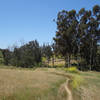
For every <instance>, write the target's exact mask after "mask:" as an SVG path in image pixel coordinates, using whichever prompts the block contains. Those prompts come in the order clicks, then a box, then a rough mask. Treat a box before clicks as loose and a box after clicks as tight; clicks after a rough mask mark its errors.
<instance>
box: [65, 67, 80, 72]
mask: <svg viewBox="0 0 100 100" xmlns="http://www.w3.org/2000/svg"><path fill="white" fill-rule="evenodd" d="M65 71H66V72H70V73H79V70H78V69H77V68H76V67H69V68H65Z"/></svg>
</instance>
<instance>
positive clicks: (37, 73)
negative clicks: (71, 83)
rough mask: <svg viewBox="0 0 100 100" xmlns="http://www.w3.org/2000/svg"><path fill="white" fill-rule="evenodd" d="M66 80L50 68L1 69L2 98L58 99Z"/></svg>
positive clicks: (19, 99)
mask: <svg viewBox="0 0 100 100" xmlns="http://www.w3.org/2000/svg"><path fill="white" fill-rule="evenodd" d="M65 80H66V79H65V77H62V76H57V75H54V74H51V73H49V72H48V69H36V70H34V71H31V70H19V69H13V70H12V69H0V100H57V98H58V97H57V93H58V89H59V87H60V85H61V84H62V83H64V81H65ZM58 100H60V99H59V98H58Z"/></svg>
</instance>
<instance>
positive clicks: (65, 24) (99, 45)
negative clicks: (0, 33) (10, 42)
mask: <svg viewBox="0 0 100 100" xmlns="http://www.w3.org/2000/svg"><path fill="white" fill-rule="evenodd" d="M56 23H57V31H56V36H55V37H54V38H53V40H54V43H53V44H52V45H49V44H43V46H40V45H39V43H38V41H37V40H34V41H30V42H29V43H26V44H24V45H22V46H20V47H18V46H14V47H13V50H10V49H1V50H0V64H5V65H13V66H17V67H28V68H31V67H34V66H44V65H43V59H44V58H45V59H46V61H47V63H48V65H49V61H50V60H51V58H52V65H53V66H54V57H55V56H56V57H57V56H59V55H60V56H61V57H62V58H64V60H65V62H66V63H65V67H70V66H72V63H71V60H72V59H74V60H76V61H77V64H76V65H77V67H78V68H79V69H80V70H98V71H100V6H99V5H95V6H94V7H93V8H92V10H86V9H85V8H82V9H81V10H80V11H79V12H76V11H75V10H71V11H65V10H63V11H61V12H59V13H58V16H57V20H56ZM73 65H75V64H73Z"/></svg>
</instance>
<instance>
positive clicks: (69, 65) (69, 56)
mask: <svg viewBox="0 0 100 100" xmlns="http://www.w3.org/2000/svg"><path fill="white" fill-rule="evenodd" d="M68 67H70V55H69V54H68Z"/></svg>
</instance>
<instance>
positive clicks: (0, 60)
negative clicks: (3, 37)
mask: <svg viewBox="0 0 100 100" xmlns="http://www.w3.org/2000/svg"><path fill="white" fill-rule="evenodd" d="M3 63H4V57H3V54H2V51H0V64H3Z"/></svg>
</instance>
